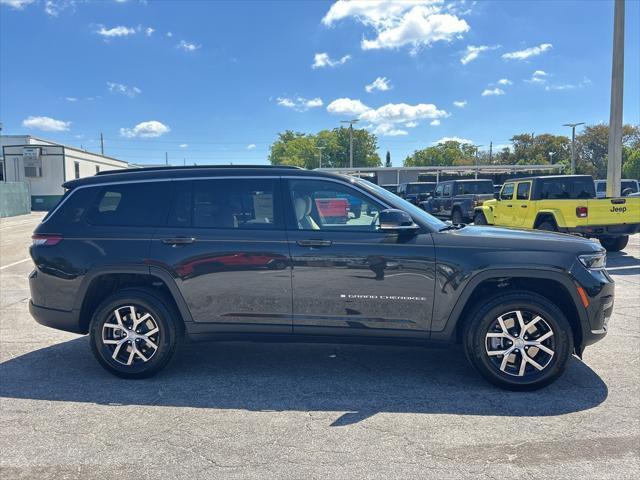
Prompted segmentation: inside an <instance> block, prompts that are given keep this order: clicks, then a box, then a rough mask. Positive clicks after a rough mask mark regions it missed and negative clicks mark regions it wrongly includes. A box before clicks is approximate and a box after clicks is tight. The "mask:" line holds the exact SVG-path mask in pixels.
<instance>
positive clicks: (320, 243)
mask: <svg viewBox="0 0 640 480" xmlns="http://www.w3.org/2000/svg"><path fill="white" fill-rule="evenodd" d="M296 243H297V244H298V245H300V246H301V247H330V246H331V240H297V241H296Z"/></svg>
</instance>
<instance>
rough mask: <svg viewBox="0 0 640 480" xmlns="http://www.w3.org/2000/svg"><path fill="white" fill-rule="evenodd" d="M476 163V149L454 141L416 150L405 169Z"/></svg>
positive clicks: (406, 160) (408, 158) (407, 159)
mask: <svg viewBox="0 0 640 480" xmlns="http://www.w3.org/2000/svg"><path fill="white" fill-rule="evenodd" d="M474 163H475V147H474V146H473V145H469V144H466V143H460V142H456V141H453V140H450V141H448V142H443V143H439V144H437V145H433V146H431V147H427V148H423V149H422V150H416V151H415V152H413V154H411V155H409V156H408V157H407V158H406V159H405V161H404V165H405V167H444V166H451V165H473V164H474Z"/></svg>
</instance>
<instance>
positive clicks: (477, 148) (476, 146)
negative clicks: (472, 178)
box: [473, 145, 482, 180]
mask: <svg viewBox="0 0 640 480" xmlns="http://www.w3.org/2000/svg"><path fill="white" fill-rule="evenodd" d="M473 146H474V147H475V148H476V159H475V164H476V180H477V179H478V160H479V159H478V150H479V149H480V147H482V145H473Z"/></svg>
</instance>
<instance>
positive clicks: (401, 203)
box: [355, 179, 447, 232]
mask: <svg viewBox="0 0 640 480" xmlns="http://www.w3.org/2000/svg"><path fill="white" fill-rule="evenodd" d="M355 182H356V184H358V186H359V187H362V188H364V189H366V190H369V191H372V192H374V193H375V194H376V195H378V196H379V197H380V198H382V199H384V200H385V201H386V202H387V203H389V204H391V206H393V207H395V208H398V209H400V210H404V211H405V212H407V213H408V214H409V215H411V216H412V217H413V219H414V220H415V219H419V221H421V222H422V223H424V224H426V225H428V227H429V228H430V229H432V230H433V231H436V232H437V231H439V230H441V229H442V228H444V227H446V226H447V224H446V223H444V222H443V221H441V220H438V219H437V218H436V217H433V216H431V215H429V214H428V213H427V212H425V211H424V210H422V209H420V208H418V207H416V206H415V205H413V204H411V203H409V202H407V201H406V200H404V199H402V198H400V197H398V196H397V195H394V194H393V193H391V192H389V191H387V190H385V189H384V188H382V187H380V186H378V185H376V184H375V183H371V182H368V181H367V180H362V179H356V181H355Z"/></svg>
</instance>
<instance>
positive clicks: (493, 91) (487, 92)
mask: <svg viewBox="0 0 640 480" xmlns="http://www.w3.org/2000/svg"><path fill="white" fill-rule="evenodd" d="M504 94H505V91H504V90H502V89H501V88H497V87H496V88H485V89H484V91H483V92H482V96H483V97H490V96H497V95H504Z"/></svg>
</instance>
